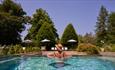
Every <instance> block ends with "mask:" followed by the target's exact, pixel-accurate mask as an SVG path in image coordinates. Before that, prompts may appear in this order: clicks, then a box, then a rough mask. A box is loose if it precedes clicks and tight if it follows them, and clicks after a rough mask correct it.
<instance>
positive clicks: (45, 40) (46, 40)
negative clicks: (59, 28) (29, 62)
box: [41, 39, 50, 43]
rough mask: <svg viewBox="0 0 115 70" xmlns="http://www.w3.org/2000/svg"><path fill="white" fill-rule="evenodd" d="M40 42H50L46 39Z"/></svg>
mask: <svg viewBox="0 0 115 70" xmlns="http://www.w3.org/2000/svg"><path fill="white" fill-rule="evenodd" d="M41 42H43V43H44V42H50V40H48V39H44V40H42V41H41Z"/></svg>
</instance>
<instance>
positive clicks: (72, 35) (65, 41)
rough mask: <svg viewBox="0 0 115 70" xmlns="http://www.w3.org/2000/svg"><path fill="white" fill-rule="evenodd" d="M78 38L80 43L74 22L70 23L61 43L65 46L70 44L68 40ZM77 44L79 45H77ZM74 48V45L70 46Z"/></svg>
mask: <svg viewBox="0 0 115 70" xmlns="http://www.w3.org/2000/svg"><path fill="white" fill-rule="evenodd" d="M71 39H73V40H76V44H77V43H78V36H77V34H76V31H75V29H74V27H73V25H72V24H68V25H67V27H66V28H65V30H64V33H63V35H62V37H61V43H62V44H63V45H65V46H68V40H71ZM76 46H77V45H76ZM68 48H74V47H68Z"/></svg>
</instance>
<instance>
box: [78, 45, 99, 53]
mask: <svg viewBox="0 0 115 70" xmlns="http://www.w3.org/2000/svg"><path fill="white" fill-rule="evenodd" d="M77 51H79V52H86V53H87V54H99V49H98V48H97V47H96V46H95V45H92V44H90V43H88V44H86V43H83V44H80V45H79V46H78V48H77Z"/></svg>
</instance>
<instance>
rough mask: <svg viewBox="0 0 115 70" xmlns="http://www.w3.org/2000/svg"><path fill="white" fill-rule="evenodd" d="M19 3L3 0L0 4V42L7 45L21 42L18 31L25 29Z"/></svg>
mask: <svg viewBox="0 0 115 70" xmlns="http://www.w3.org/2000/svg"><path fill="white" fill-rule="evenodd" d="M25 14H26V12H24V11H23V9H22V7H21V5H19V4H17V3H15V2H13V1H12V0H4V1H2V2H1V4H0V44H2V45H4V44H6V45H9V44H17V43H20V42H21V35H20V33H21V32H22V31H23V30H24V29H25V26H24V24H25V23H26V22H25V20H24V19H25V18H24V15H25Z"/></svg>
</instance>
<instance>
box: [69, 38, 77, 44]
mask: <svg viewBox="0 0 115 70" xmlns="http://www.w3.org/2000/svg"><path fill="white" fill-rule="evenodd" d="M68 42H71V43H75V42H77V41H76V40H74V39H70V40H68Z"/></svg>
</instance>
